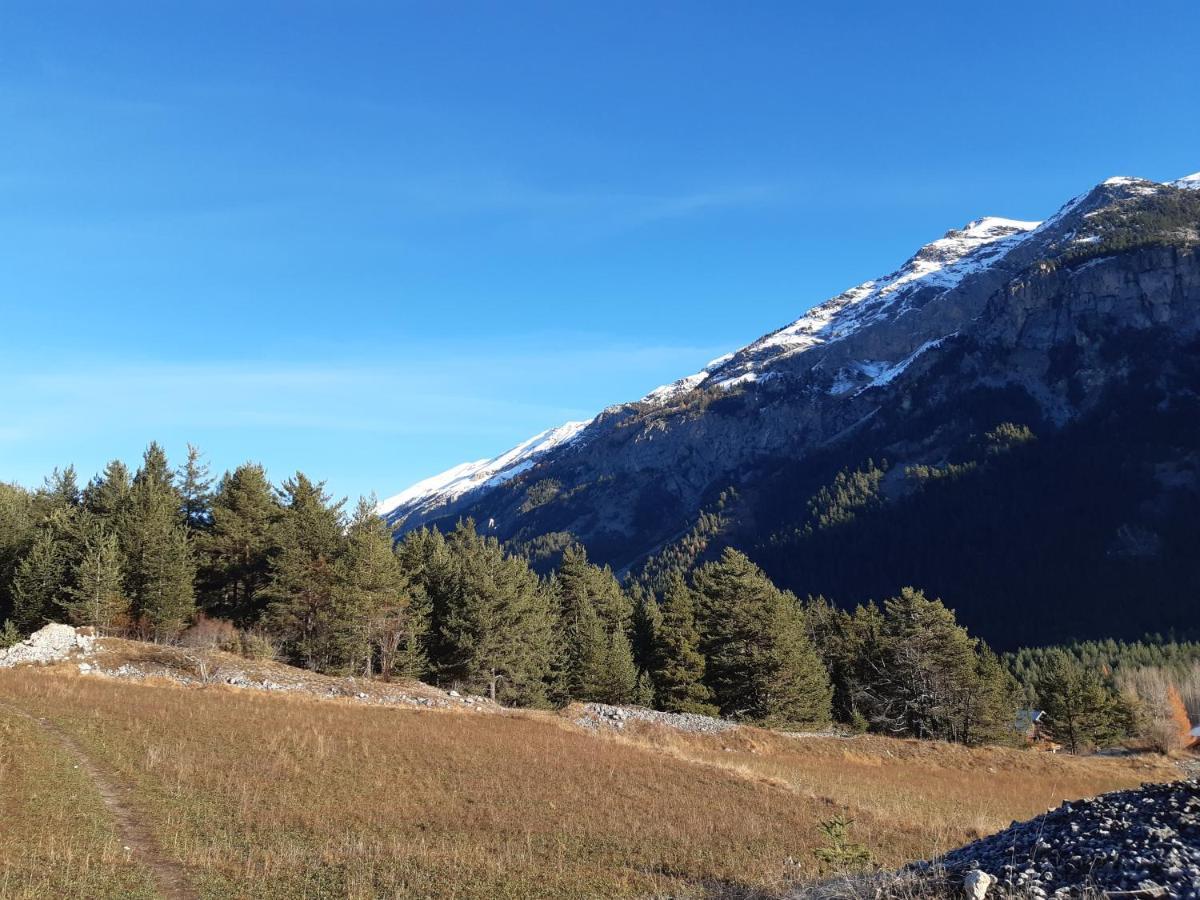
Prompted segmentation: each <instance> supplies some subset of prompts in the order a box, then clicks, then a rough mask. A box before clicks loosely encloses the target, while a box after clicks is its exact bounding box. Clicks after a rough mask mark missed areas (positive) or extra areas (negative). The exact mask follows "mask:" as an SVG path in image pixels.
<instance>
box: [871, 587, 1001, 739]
mask: <svg viewBox="0 0 1200 900" xmlns="http://www.w3.org/2000/svg"><path fill="white" fill-rule="evenodd" d="M855 619H856V622H855V624H856V626H857V627H858V628H859V629H860V632H861V633H860V635H859V637H858V640H857V651H858V653H859V654H860V655H859V658H858V661H857V663H856V664H855V669H854V672H853V678H854V680H855V704H856V708H857V710H858V711H860V712H861V713H862V714H863V715H864V716H865V717H866V719H867V721H868V722H869V723H870V726H871V727H872V728H873V729H874V730H876V731H880V732H883V733H885V734H894V735H906V736H911V737H918V738H936V739H940V740H948V741H957V742H960V743H968V744H975V743H980V742H983V741H995V740H1002V741H1003V740H1008V739H1009V735H1010V734H1011V731H1012V723H1013V722H1014V721H1015V718H1016V707H1017V693H1016V689H1015V685H1014V684H1013V682H1012V680H1011V678H1010V677H1009V676H1008V674H1007V673H1006V672H1005V671H1004V670H1003V667H1002V666H1000V664H999V661H998V660H997V659H996V658H995V656H994V654H992V653H991V651H990V650H989V649H988V648H987V647H986V646H985V645H983V644H981V643H980V642H979V641H978V640H976V639H975V638H973V637H971V636H970V635H969V634H967V631H966V629H964V628H962V627H961V626H959V625H958V623H957V622H956V621H955V618H954V613H953V611H951V610H949V609H947V608H946V606H945V605H944V604H943V603H942V602H941V601H940V600H931V599H928V598H927V597H926V596H925V595H924V593H923V592H921V591H919V590H916V589H913V588H904V589H903V590H902V591H901V592H900V595H899V596H897V597H893V598H890V599H888V600H886V601H884V608H883V612H882V614H880V613H879V611H878V610H877V609H875V608H874V607H870V608H863V609H861V610H860V612H859V613H858V614H856V617H855Z"/></svg>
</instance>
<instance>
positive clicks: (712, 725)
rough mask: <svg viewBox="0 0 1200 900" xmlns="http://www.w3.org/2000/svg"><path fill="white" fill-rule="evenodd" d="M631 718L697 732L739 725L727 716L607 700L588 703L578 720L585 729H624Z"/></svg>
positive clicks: (716, 732)
mask: <svg viewBox="0 0 1200 900" xmlns="http://www.w3.org/2000/svg"><path fill="white" fill-rule="evenodd" d="M631 721H638V722H650V723H651V724H654V725H664V726H666V727H667V728H673V729H675V730H676V731H689V732H692V733H697V734H718V733H720V732H722V731H728V730H729V729H730V728H736V727H737V724H736V723H734V722H730V721H729V720H727V719H717V718H714V717H712V716H701V715H697V714H695V713H668V712H655V711H654V710H652V709H643V708H642V707H640V706H609V705H608V704H606V703H585V704H584V705H583V711H582V714H581V715H580V716H579V718H578V719H576V722H577V723H578V724H580V725H582V726H583V727H584V728H590V729H592V730H593V731H597V730H599V729H601V728H615V729H616V730H618V731H620V730H622V729H623V728H624V727H625V725H626V723H628V722H631Z"/></svg>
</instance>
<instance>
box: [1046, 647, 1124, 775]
mask: <svg viewBox="0 0 1200 900" xmlns="http://www.w3.org/2000/svg"><path fill="white" fill-rule="evenodd" d="M1037 696H1038V701H1039V703H1041V706H1042V711H1043V717H1042V727H1043V729H1044V730H1045V732H1046V734H1047V735H1048V736H1049V737H1050V738H1052V739H1053V740H1054V741H1057V742H1058V743H1060V744H1062V745H1063V746H1064V747H1066V748H1067V750H1068V751H1069V752H1071V753H1080V752H1082V751H1084V750H1086V749H1089V748H1091V747H1104V746H1109V745H1111V744H1112V743H1114V742H1115V741H1117V740H1118V739H1120V738H1122V737H1125V736H1126V734H1127V733H1128V727H1129V722H1130V719H1131V713H1130V710H1129V709H1128V708H1127V707H1126V706H1125V705H1124V704H1123V702H1122V700H1121V698H1120V697H1119V696H1118V695H1117V693H1116V692H1115V691H1113V690H1111V689H1110V688H1109V687H1107V686H1106V685H1105V684H1104V682H1103V681H1101V679H1100V676H1099V675H1098V674H1097V673H1096V672H1095V671H1094V670H1092V669H1088V668H1085V667H1083V666H1082V665H1080V664H1079V663H1077V662H1075V661H1074V660H1073V659H1071V658H1070V657H1069V656H1068V655H1067V654H1066V653H1064V652H1062V651H1061V650H1056V651H1054V652H1052V653H1051V654H1050V655H1049V656H1048V658H1047V659H1046V661H1045V668H1044V669H1043V671H1042V675H1041V678H1040V679H1039V680H1038V683H1037Z"/></svg>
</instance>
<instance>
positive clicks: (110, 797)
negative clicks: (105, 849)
mask: <svg viewBox="0 0 1200 900" xmlns="http://www.w3.org/2000/svg"><path fill="white" fill-rule="evenodd" d="M0 708H2V709H4V710H7V711H8V712H10V713H12V714H13V715H17V716H21V717H22V718H25V719H28V720H29V721H31V722H33V723H35V724H37V725H38V726H39V727H41V729H42V730H43V731H45V732H46V733H47V734H49V735H51V736H52V737H54V738H55V739H56V740H57V741H58V742H59V744H60V745H62V747H63V748H64V749H65V750H66V751H67V752H68V753H70V754H71V755H72V756H73V757H75V761H76V762H77V763H78V764H79V768H80V769H81V770H82V771H83V772H84V774H86V775H87V776H88V777H89V778H90V779H91V780H92V783H93V784H95V786H96V790H97V791H98V792H99V794H100V799H101V800H103V801H104V805H105V806H106V807H107V808H108V811H109V813H110V814H111V815H112V817H113V819H114V820H115V822H116V825H117V834H118V836H119V837H120V838H121V843H122V844H123V845H124V848H125V850H126V852H127V853H129V854H130V855H131V857H132V858H133V859H135V860H136V861H137V862H140V863H141V864H142V865H144V866H145V867H146V868H147V869H148V870H149V871H150V873H151V875H153V877H154V882H155V885H156V886H157V888H158V893H159V894H160V895H161V896H162V897H164V898H166V900H198V897H199V895H198V894H197V893H196V892H195V891H194V890H193V889H192V886H191V885H190V884H189V883H188V880H187V875H186V874H185V873H184V871H183V867H182V866H181V865H179V863H177V862H176V861H175V860H173V859H171V858H170V857H169V856H167V855H166V854H165V853H163V850H162V847H160V846H159V843H158V840H157V838H155V836H154V832H153V831H152V830H151V829H150V828H149V827H148V826H147V825H146V824H145V823H144V822H143V821H141V819H139V818H138V815H137V812H136V811H135V809H134V806H133V801H132V798H131V791H130V790H129V788H128V787H127V786H125V785H123V784H121V783H119V782H118V781H116V780H114V779H113V778H110V777H109V775H108V774H106V773H105V772H104V771H102V770H101V769H100V768H99V767H98V766H97V765H96V763H95V762H93V761H92V759H91V757H89V756H88V755H87V753H86V752H84V749H83V748H82V747H81V746H79V743H78V742H77V741H76V740H75V738H73V737H71V735H69V734H67V733H66V732H65V731H63V730H62V729H61V728H59V727H58V726H57V725H55V724H54V723H53V722H51V721H50V720H49V719H42V718H39V717H37V716H32V715H30V714H29V713H27V712H25V711H24V710H22V709H18V708H17V707H15V706H10V705H9V704H7V703H0Z"/></svg>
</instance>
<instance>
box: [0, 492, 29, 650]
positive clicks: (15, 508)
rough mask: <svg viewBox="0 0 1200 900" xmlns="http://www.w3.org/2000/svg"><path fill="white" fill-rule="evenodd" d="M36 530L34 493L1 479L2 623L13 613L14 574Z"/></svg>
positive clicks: (0, 572) (0, 614)
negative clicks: (5, 482) (3, 481)
mask: <svg viewBox="0 0 1200 900" xmlns="http://www.w3.org/2000/svg"><path fill="white" fill-rule="evenodd" d="M36 533H37V528H36V519H35V510H34V498H33V495H32V494H31V493H30V492H29V491H26V490H24V489H23V488H20V487H17V486H16V485H12V484H4V483H2V482H0V622H4V621H6V620H8V619H9V618H10V617H11V616H12V605H13V598H12V587H13V577H14V574H15V572H16V568H17V566H18V565H19V564H20V562H21V559H22V558H23V557H24V556H25V554H26V553H27V552H28V551H29V547H30V545H31V544H32V543H33V540H34V536H35V535H36ZM14 627H15V626H14Z"/></svg>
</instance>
